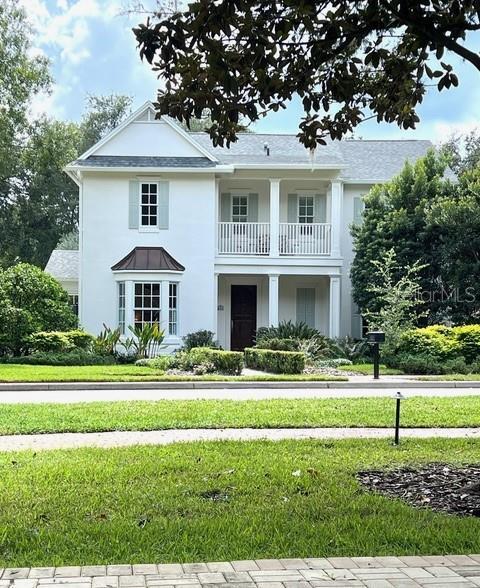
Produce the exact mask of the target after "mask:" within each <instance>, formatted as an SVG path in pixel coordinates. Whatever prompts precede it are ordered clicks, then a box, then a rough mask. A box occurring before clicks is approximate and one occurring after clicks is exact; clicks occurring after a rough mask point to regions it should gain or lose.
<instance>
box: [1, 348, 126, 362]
mask: <svg viewBox="0 0 480 588" xmlns="http://www.w3.org/2000/svg"><path fill="white" fill-rule="evenodd" d="M8 363H21V364H26V365H112V364H114V363H115V358H114V357H112V356H108V355H98V354H95V353H88V352H87V351H85V350H83V349H74V350H73V351H68V352H64V353H52V352H44V351H38V352H37V353H32V354H31V355H25V356H23V357H12V358H11V359H9V361H8Z"/></svg>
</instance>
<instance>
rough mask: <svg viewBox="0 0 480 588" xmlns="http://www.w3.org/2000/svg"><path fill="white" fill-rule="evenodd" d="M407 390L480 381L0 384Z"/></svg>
mask: <svg viewBox="0 0 480 588" xmlns="http://www.w3.org/2000/svg"><path fill="white" fill-rule="evenodd" d="M352 388H356V389H361V388H373V389H379V390H382V389H386V390H393V389H398V388H402V389H408V388H415V389H419V388H429V389H432V388H458V389H462V388H478V389H479V390H480V381H472V382H468V381H461V382H460V381H428V382H427V381H424V380H421V381H412V382H406V381H402V382H392V381H386V382H382V381H378V382H285V381H282V382H218V381H216V382H161V381H158V382H35V383H28V382H18V383H16V382H12V383H0V393H1V392H33V391H62V390H65V391H68V390H252V389H265V390H271V389H281V390H283V389H288V390H297V389H305V390H311V389H352Z"/></svg>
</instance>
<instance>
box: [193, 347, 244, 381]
mask: <svg viewBox="0 0 480 588" xmlns="http://www.w3.org/2000/svg"><path fill="white" fill-rule="evenodd" d="M188 356H189V361H190V362H191V365H192V368H193V367H196V366H200V365H205V364H211V365H213V366H214V371H215V372H218V373H220V374H227V375H231V376H237V375H239V374H241V373H242V368H243V353H241V352H239V351H223V350H220V349H211V348H209V347H194V348H193V349H191V350H190V351H189V353H188Z"/></svg>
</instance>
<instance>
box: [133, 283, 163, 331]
mask: <svg viewBox="0 0 480 588" xmlns="http://www.w3.org/2000/svg"><path fill="white" fill-rule="evenodd" d="M133 320H134V325H135V327H143V326H144V325H154V324H157V325H159V326H160V282H135V284H134V306H133Z"/></svg>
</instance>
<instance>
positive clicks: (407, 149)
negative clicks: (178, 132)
mask: <svg viewBox="0 0 480 588" xmlns="http://www.w3.org/2000/svg"><path fill="white" fill-rule="evenodd" d="M191 134H192V136H193V138H194V139H195V141H197V143H199V144H200V145H202V147H204V148H206V149H208V150H209V151H210V152H211V153H212V154H213V155H215V157H216V158H217V159H218V160H219V162H221V163H226V164H229V163H240V164H241V163H252V164H253V163H255V164H261V163H265V164H268V163H271V164H282V163H304V164H310V163H311V162H312V160H311V156H310V152H309V151H308V150H307V149H305V148H304V147H303V146H302V145H301V144H300V142H299V140H298V138H297V137H296V136H295V135H270V134H255V133H240V134H239V136H238V141H237V142H236V143H233V144H232V145H231V146H230V148H229V149H226V148H222V147H213V146H212V143H211V140H210V138H209V136H208V135H207V134H206V133H198V132H197V133H191ZM265 144H268V146H269V149H270V155H267V154H266V152H265V149H264V146H265ZM431 147H432V144H431V142H430V141H421V140H418V141H417V140H386V141H381V140H379V141H375V140H374V141H366V140H361V139H353V140H345V141H328V142H327V145H324V146H319V147H318V148H317V149H316V150H315V154H314V157H313V161H314V163H316V164H325V165H330V164H331V165H337V166H344V169H343V171H342V172H341V176H340V177H341V178H343V179H346V180H347V179H348V180H354V179H355V180H372V179H373V180H388V179H390V178H391V177H392V176H394V175H395V174H397V173H398V172H399V171H400V170H401V169H402V167H403V165H404V163H405V161H406V160H409V161H411V162H414V161H415V160H417V159H418V158H419V157H422V156H423V155H425V153H426V152H427V150H428V149H429V148H431Z"/></svg>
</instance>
